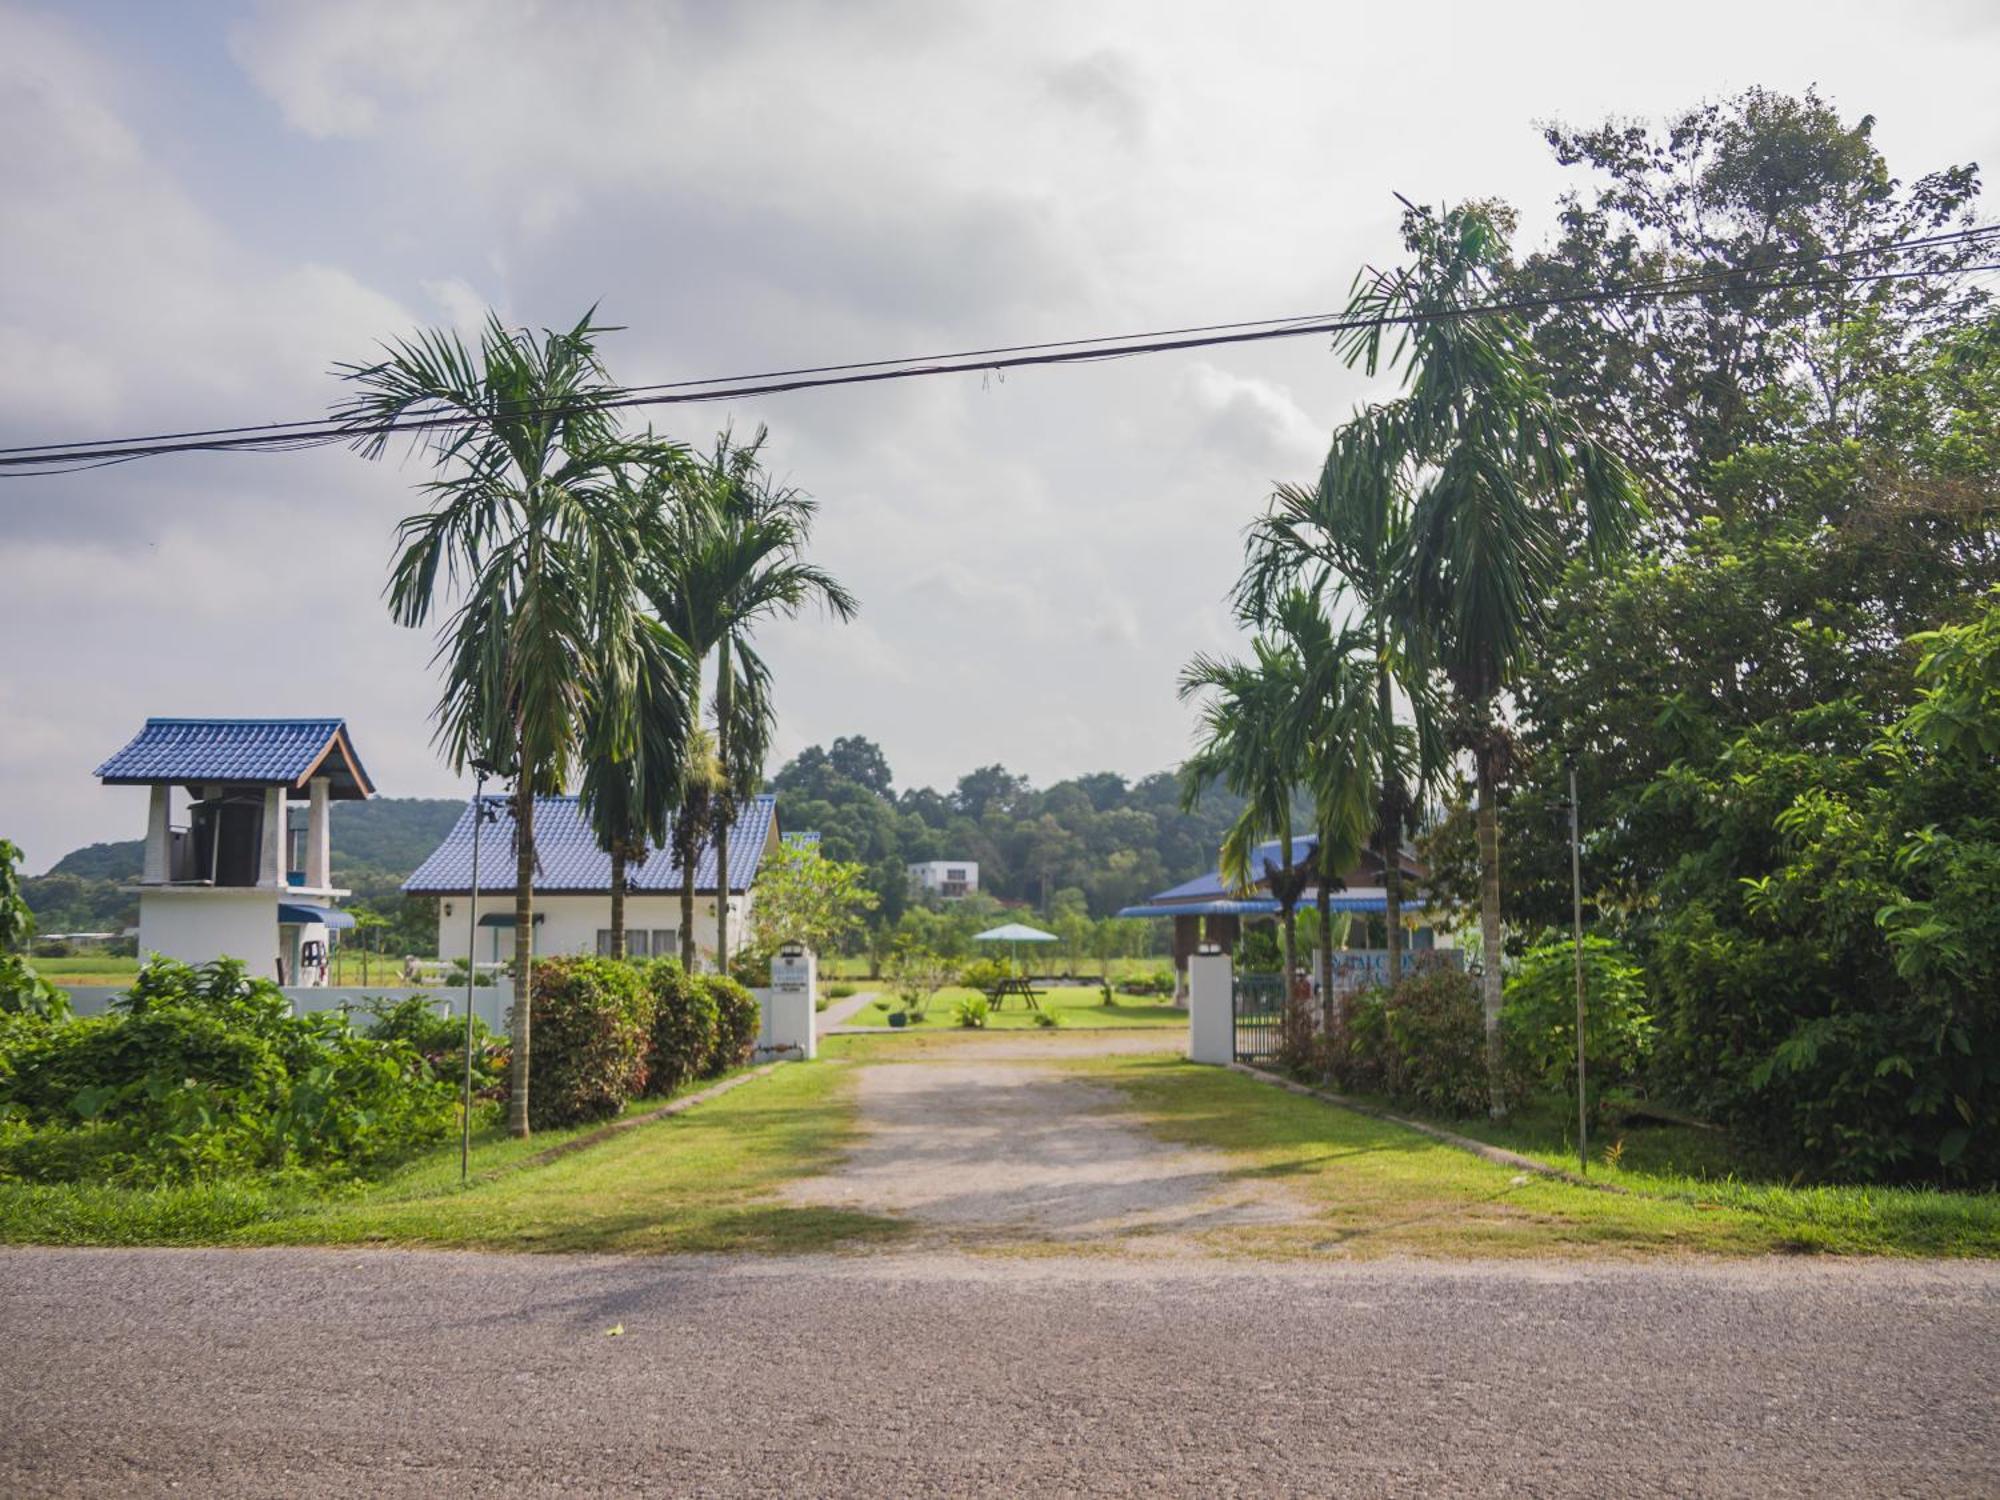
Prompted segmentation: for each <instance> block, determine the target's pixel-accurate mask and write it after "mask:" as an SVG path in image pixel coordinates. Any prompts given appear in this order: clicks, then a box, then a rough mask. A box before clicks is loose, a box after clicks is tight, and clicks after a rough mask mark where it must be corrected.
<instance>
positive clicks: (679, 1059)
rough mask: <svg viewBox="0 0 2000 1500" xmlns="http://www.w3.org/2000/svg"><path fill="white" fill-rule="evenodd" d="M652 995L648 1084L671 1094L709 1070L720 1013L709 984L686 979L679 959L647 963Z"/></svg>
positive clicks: (659, 1091)
mask: <svg viewBox="0 0 2000 1500" xmlns="http://www.w3.org/2000/svg"><path fill="white" fill-rule="evenodd" d="M646 985H647V988H648V989H650V990H651V991H652V995H653V1034H652V1043H651V1049H650V1051H649V1053H648V1057H647V1069H648V1072H649V1074H650V1077H649V1078H648V1080H647V1087H648V1088H649V1089H650V1090H651V1091H652V1092H653V1093H656V1094H671V1093H672V1092H673V1091H674V1090H675V1089H678V1088H680V1087H682V1086H683V1085H684V1084H686V1083H687V1082H688V1081H689V1080H690V1079H693V1078H699V1077H701V1076H702V1075H704V1074H705V1073H707V1072H709V1071H710V1070H711V1067H712V1065H713V1063H714V1061H715V1052H716V1044H717V1042H718V1041H719V1040H720V1035H721V1018H720V1016H719V1015H718V1014H717V1011H716V1004H715V996H714V994H713V992H711V991H710V989H709V987H708V986H707V985H705V984H702V983H700V982H698V981H695V980H691V979H689V978H688V974H687V970H685V969H683V968H682V967H681V964H680V960H679V959H677V958H662V959H659V960H657V961H655V962H654V963H652V964H649V965H648V966H647V968H646Z"/></svg>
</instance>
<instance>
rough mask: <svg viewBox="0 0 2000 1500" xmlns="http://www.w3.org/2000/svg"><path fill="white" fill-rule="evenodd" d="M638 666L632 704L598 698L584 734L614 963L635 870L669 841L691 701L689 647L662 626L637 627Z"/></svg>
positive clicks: (620, 953)
mask: <svg viewBox="0 0 2000 1500" xmlns="http://www.w3.org/2000/svg"><path fill="white" fill-rule="evenodd" d="M639 628H640V635H639V667H638V670H637V672H635V673H634V674H633V677H632V679H631V684H630V685H631V690H632V694H633V698H632V701H631V702H630V703H629V704H618V703H616V702H615V701H614V700H612V699H611V697H610V695H609V694H599V695H597V697H596V699H595V701H594V702H593V709H594V710H595V711H594V712H593V713H592V715H591V718H590V723H589V725H588V727H587V730H586V735H585V750H586V754H585V756H584V762H583V781H582V784H581V786H580V787H579V791H580V793H581V795H582V799H583V805H584V810H585V812H586V814H587V815H588V817H589V818H590V823H591V828H592V830H593V831H594V832H595V833H596V835H597V841H598V846H599V847H600V848H602V849H603V850H604V851H605V852H606V853H607V854H609V855H610V856H611V956H612V957H613V958H623V957H624V956H625V895H626V886H627V883H628V876H629V872H630V870H631V867H632V866H634V865H642V864H644V863H645V862H646V859H647V857H648V855H649V853H650V852H651V850H652V849H653V848H654V847H656V846H659V845H664V844H665V843H666V842H667V840H668V839H669V838H670V837H671V836H672V832H673V823H674V813H675V811H676V810H677V809H678V807H679V806H680V794H681V777H682V773H683V769H684V766H685V762H686V758H687V742H686V734H687V696H688V692H689V690H690V682H691V679H692V678H693V676H694V663H693V662H692V661H690V660H689V658H688V650H687V646H686V645H685V644H684V643H683V642H682V641H681V639H680V637H678V636H677V635H675V634H674V633H673V632H672V631H671V630H669V629H667V627H666V626H664V625H662V624H661V623H660V622H659V621H657V620H651V619H643V618H642V619H641V620H640V622H639ZM621 713H623V714H629V716H630V719H631V721H632V724H633V728H634V734H633V736H632V740H631V745H630V748H629V750H627V751H626V753H623V754H619V753H616V749H617V734H616V728H617V720H618V718H619V716H620V714H621Z"/></svg>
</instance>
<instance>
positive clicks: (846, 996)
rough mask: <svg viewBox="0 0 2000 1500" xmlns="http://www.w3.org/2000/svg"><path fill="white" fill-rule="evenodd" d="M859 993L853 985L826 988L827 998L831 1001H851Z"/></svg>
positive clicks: (833, 985)
mask: <svg viewBox="0 0 2000 1500" xmlns="http://www.w3.org/2000/svg"><path fill="white" fill-rule="evenodd" d="M859 993H860V991H859V990H857V989H856V988H855V987H854V986H853V985H851V984H830V985H828V986H827V987H826V998H827V999H829V1000H851V999H853V998H854V996H856V995H857V994H859Z"/></svg>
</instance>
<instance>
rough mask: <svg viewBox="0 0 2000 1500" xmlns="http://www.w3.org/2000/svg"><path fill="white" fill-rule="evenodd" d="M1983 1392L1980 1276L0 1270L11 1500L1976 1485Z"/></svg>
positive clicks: (1120, 1268) (1084, 1266)
mask: <svg viewBox="0 0 2000 1500" xmlns="http://www.w3.org/2000/svg"><path fill="white" fill-rule="evenodd" d="M614 1326H622V1327H623V1329H624V1333H623V1334H622V1335H621V1336H617V1337H613V1336H610V1335H608V1333H607V1330H608V1329H610V1328H612V1327H614ZM1996 1381H2000V1265H1994V1264H1990V1263H1989V1264H1980V1265H1945V1266H1938V1265H1911V1264H1894V1263H1884V1262H1875V1263H1851V1262H1838V1263H1837V1262H1825V1261H1806V1260H1791V1261H1782V1262H1759V1263H1754V1264H1741V1263H1738V1264H1717V1263H1709V1264H1701V1265H1696V1264H1687V1263H1676V1264H1665V1265H1663V1264H1659V1263H1651V1264H1644V1265H1638V1264H1627V1265H1606V1264H1594V1265H1589V1266H1569V1265H1555V1264H1529V1265H1482V1266H1459V1267H1452V1266H1444V1265H1439V1264H1436V1263H1421V1264H1418V1263H1409V1262H1401V1263H1375V1264H1371V1265H1357V1266H1320V1267H1313V1268H1310V1269H1301V1268H1271V1269H1265V1268H1260V1267H1255V1266H1251V1267H1246V1266H1244V1265H1242V1264H1240V1263H1237V1264H1232V1265H1229V1266H1227V1267H1221V1266H1217V1265H1215V1264H1213V1263H1207V1262H1178V1261H1176V1262H1168V1263H1165V1264H1156V1263H1144V1262H1139V1261H1135V1260H1132V1259H1129V1258H1128V1259H1115V1260H1114V1259H1109V1258H1107V1259H1103V1260H1092V1259H1072V1260H1062V1261H1050V1260H1037V1259H997V1258H980V1257H967V1256H954V1257H943V1256H908V1255H885V1256H880V1257H867V1258H849V1259H830V1258H829V1259H811V1260H793V1261H772V1260H690V1259H680V1260H652V1261H646V1260H628V1259H614V1258H568V1257H556V1256H547V1257H527V1256H519V1257H500V1256H478V1255H459V1254H422V1253H405V1252H334V1251H290V1250H286V1251H275V1250H274V1251H241V1252H231V1251H132V1252H128V1251H57V1250H15V1251H8V1252H4V1253H0V1494H4V1495H7V1496H41V1495H118V1496H140V1495H150V1494H159V1493H168V1492H174V1493H180V1494H189V1495H287V1496H291V1495H320V1494H340V1495H402V1494H408V1495H441V1494H451V1495H468V1494H470V1495H477V1494H508V1495H523V1494H529V1495H533V1494H556V1493H563V1494H600V1493H608V1494H627V1493H646V1494H662V1495H665V1494H716V1495H736V1494H760V1495H762V1494H785V1495H795V1494H796V1495H811V1494H842V1493H860V1494H870V1495H930V1494H954V1495H959V1494H1007V1495H1022V1494H1058V1493H1114V1494H1115V1493H1146V1494H1154V1495H1159V1494H1166V1495H1182V1494H1186V1495H1203V1496H1209V1495H1238V1494H1244V1495H1248V1494H1270V1493H1294V1494H1315V1495H1328V1494H1434V1493H1441V1492H1450V1493H1479V1494H1530V1495H1564V1494H1579V1495H1583V1494H1588V1495H1619V1496H1636V1495H1648V1494H1673V1495H1686V1494H1703V1493H1718V1494H1750V1493H1755V1494H1760V1495H1763V1494H1769V1495H1794V1494H1795V1495H1812V1496H1815V1497H1827V1496H1836V1495H1849V1494H1852V1495H1864V1494H1865V1495H1925V1496H1936V1495H1950V1494H1985V1495H1993V1494H1996V1493H2000V1394H1996V1389H2000V1388H1997V1387H1996Z"/></svg>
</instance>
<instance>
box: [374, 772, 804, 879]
mask: <svg viewBox="0 0 2000 1500" xmlns="http://www.w3.org/2000/svg"><path fill="white" fill-rule="evenodd" d="M486 805H487V806H488V807H489V808H490V809H492V810H493V812H494V814H495V816H494V818H493V820H492V821H491V822H489V823H488V824H487V825H486V828H485V831H484V832H483V833H481V834H480V836H479V837H480V845H479V888H480V889H481V890H482V891H495V890H509V889H511V888H512V887H513V884H514V855H513V849H514V807H513V802H512V800H511V799H510V798H507V797H504V796H489V797H488V798H487V799H486ZM777 807H778V799H777V798H776V797H772V796H768V795H765V796H758V797H752V798H751V799H750V800H749V801H748V802H746V803H744V804H743V806H742V807H741V808H740V809H739V811H738V816H737V819H736V822H735V823H733V824H732V825H731V826H730V829H729V888H730V889H731V890H732V891H740V890H744V889H746V888H748V886H749V884H750V882H751V880H752V879H754V878H755V876H756V874H757V870H758V867H759V866H760V865H761V864H762V863H763V860H764V841H765V840H766V839H767V838H768V837H769V836H770V831H771V823H772V821H773V819H775V818H776V817H777ZM472 819H473V804H472V803H470V802H468V803H467V804H466V806H465V811H464V812H463V813H461V814H459V818H458V823H457V825H456V826H455V827H454V828H453V829H452V830H451V832H450V833H448V834H446V835H445V840H444V842H443V843H442V844H439V845H438V846H437V848H436V849H435V850H433V851H432V852H431V856H430V858H429V859H426V860H425V861H424V862H423V863H422V864H421V865H419V866H417V869H416V873H415V874H413V875H411V876H410V878H409V879H408V880H406V881H404V882H403V889H404V890H406V891H408V892H410V893H411V894H412V895H419V896H449V895H456V894H458V893H460V892H463V891H469V890H471V889H472ZM535 854H536V857H537V858H538V859H539V860H540V861H541V874H540V875H539V876H538V877H537V878H536V880H535V889H536V891H538V892H540V893H541V894H543V895H555V894H561V893H572V894H591V893H595V892H599V891H609V890H610V889H611V856H610V855H608V854H606V853H605V852H604V851H603V850H602V849H600V848H598V847H597V836H596V835H595V834H593V833H592V832H591V831H590V820H589V819H588V818H586V817H585V816H584V812H583V804H582V803H580V802H579V801H578V800H577V799H576V798H574V797H537V798H536V799H535ZM625 880H626V889H627V890H628V891H631V892H633V893H634V894H638V895H644V894H646V893H648V892H659V891H678V890H679V889H680V888H681V872H680V867H679V865H677V864H676V863H675V862H674V857H673V855H671V854H670V853H668V852H667V851H666V850H665V849H659V848H655V849H654V850H653V851H652V852H651V853H650V854H648V855H647V857H646V861H645V863H644V864H638V865H628V866H627V867H626V871H625ZM694 880H695V889H696V890H697V891H713V890H714V889H715V849H714V846H713V845H711V846H710V847H709V848H708V849H706V850H704V851H703V853H702V856H701V859H700V861H699V862H698V863H697V864H696V865H695V872H694Z"/></svg>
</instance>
